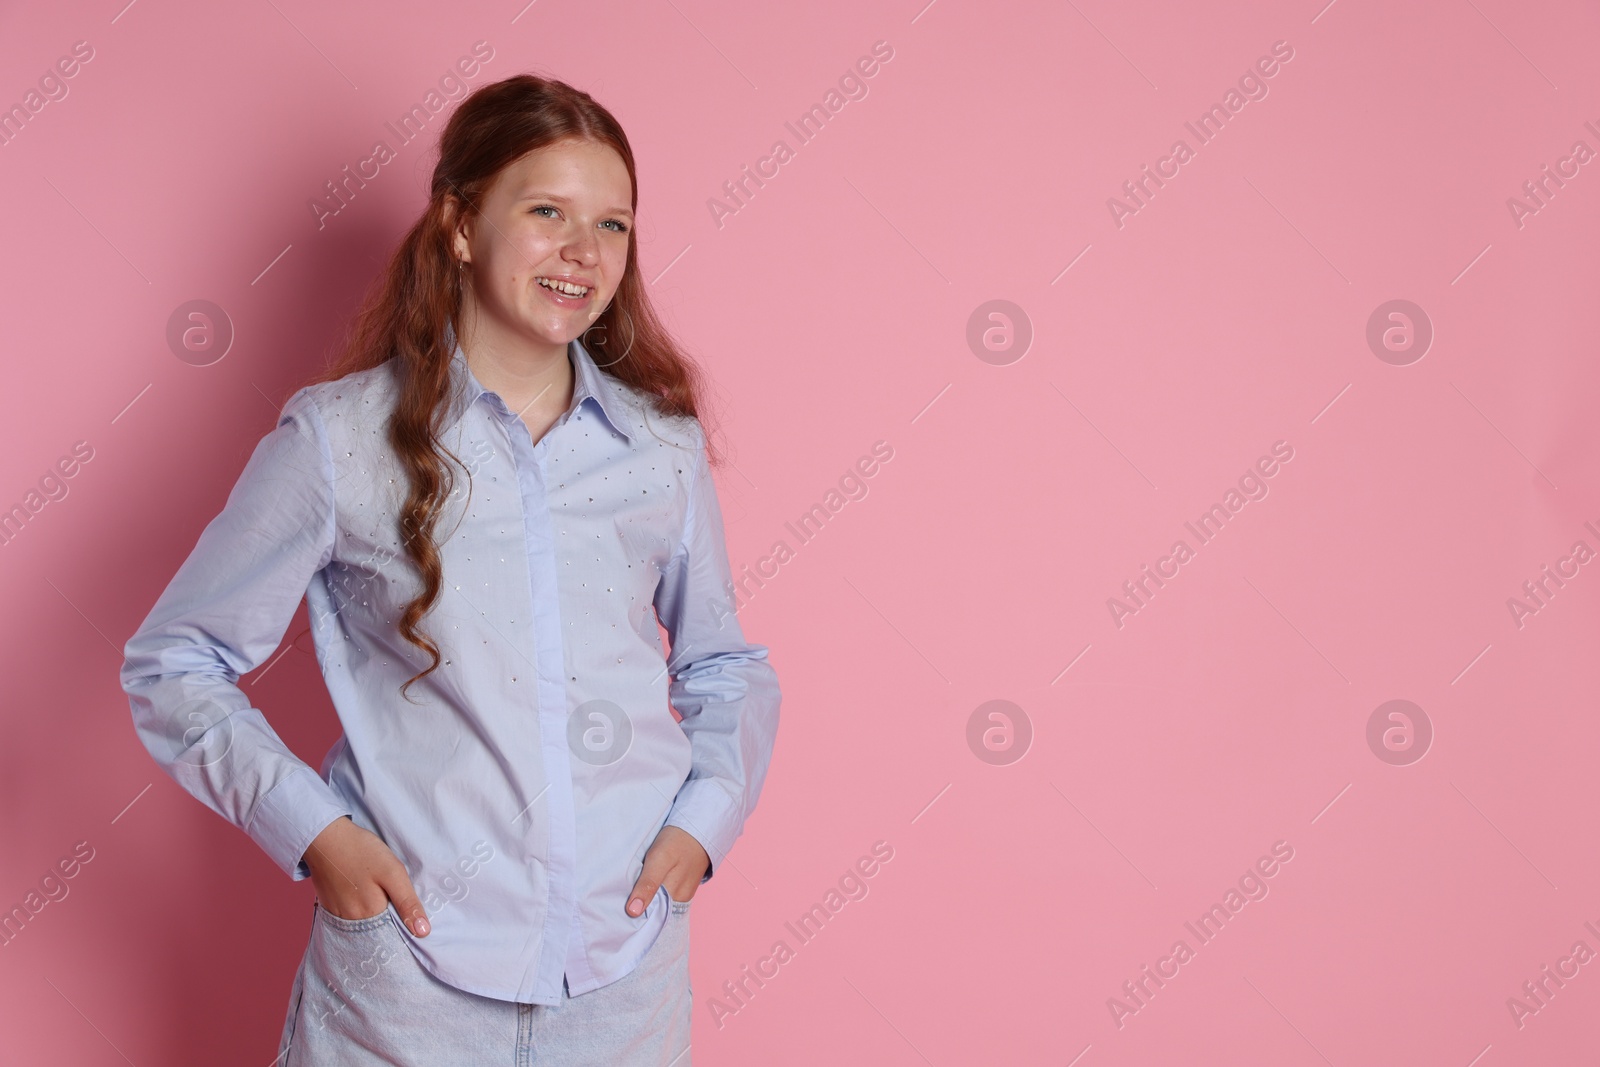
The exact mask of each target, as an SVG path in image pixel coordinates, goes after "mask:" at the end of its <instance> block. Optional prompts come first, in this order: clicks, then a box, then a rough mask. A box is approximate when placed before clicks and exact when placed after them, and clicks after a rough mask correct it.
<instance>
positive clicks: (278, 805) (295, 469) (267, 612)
mask: <svg viewBox="0 0 1600 1067" xmlns="http://www.w3.org/2000/svg"><path fill="white" fill-rule="evenodd" d="M333 543H334V499H333V463H332V458H331V455H330V453H329V448H328V441H327V433H326V429H325V428H324V426H323V424H322V420H321V417H320V415H319V414H318V411H317V407H316V404H315V402H314V400H313V398H312V397H311V395H310V394H309V392H308V390H306V389H302V390H300V391H299V392H297V393H295V394H294V396H292V397H290V398H289V401H288V403H287V404H285V405H284V409H283V414H282V415H281V417H280V419H279V422H278V425H277V427H276V428H275V429H273V430H272V432H271V433H269V434H267V435H266V436H265V437H263V438H262V439H261V441H260V443H259V444H257V445H256V448H255V451H254V453H253V454H252V455H251V457H250V460H249V462H248V463H247V464H246V465H245V469H244V472H243V473H242V474H241V475H240V476H239V480H238V482H237V483H236V484H235V485H234V487H233V490H232V491H231V492H230V494H229V496H228V500H227V503H226V505H225V506H224V507H223V509H222V511H221V512H220V513H219V514H218V515H217V516H216V518H214V519H212V520H211V522H210V523H209V524H208V525H207V526H206V528H205V530H204V531H203V532H202V533H201V534H200V539H199V541H198V542H197V543H196V545H195V547H194V550H193V551H192V552H190V553H189V556H188V558H187V559H186V560H185V561H184V563H183V565H182V566H181V567H180V568H179V570H178V572H177V574H176V575H175V576H174V577H173V578H172V581H171V582H170V583H169V584H168V585H167V588H166V590H165V591H164V592H163V593H162V594H161V597H160V598H159V599H158V600H157V601H156V604H155V607H154V608H152V609H151V611H150V614H149V616H148V617H147V618H146V619H145V620H144V622H143V623H142V624H141V625H140V626H139V629H138V631H137V632H136V633H135V634H134V635H133V636H132V637H131V638H130V639H129V640H128V642H127V645H126V646H125V648H124V650H123V651H124V656H125V658H124V660H123V664H122V669H121V676H120V677H121V682H122V688H123V690H124V691H125V692H126V693H127V694H128V701H129V705H130V707H131V709H132V712H133V723H134V729H135V730H136V731H137V733H138V736H139V740H140V741H141V742H142V743H143V744H144V746H145V748H146V749H147V750H148V751H149V752H150V755H151V756H152V757H154V758H155V761H156V763H157V764H159V765H160V767H161V769H162V770H163V771H165V772H166V773H167V775H169V776H170V777H171V778H172V779H173V781H175V782H177V783H178V785H180V786H182V787H183V788H184V789H185V790H187V791H188V792H189V793H190V794H191V795H193V796H194V797H196V798H197V799H199V800H200V801H202V802H203V803H204V804H205V805H206V806H207V807H208V808H210V809H211V810H212V811H215V812H216V813H217V814H218V815H221V816H222V817H223V818H224V819H227V820H228V821H229V822H230V823H232V824H233V825H235V826H237V827H239V828H240V829H242V830H244V831H245V832H246V833H247V834H249V835H250V837H251V838H252V839H253V840H255V842H256V843H257V844H258V845H260V846H261V848H262V849H263V850H265V852H266V853H267V855H268V856H270V857H271V858H272V860H273V862H274V863H276V864H277V865H278V866H279V867H280V868H281V869H282V870H283V871H284V873H286V874H288V875H289V876H290V877H291V878H293V879H295V880H300V879H303V878H307V877H310V873H311V872H310V870H309V869H308V868H307V867H306V866H305V864H303V863H302V862H301V860H300V858H301V856H302V855H304V853H305V851H306V849H307V847H309V845H310V844H311V841H312V840H313V839H314V838H315V837H316V836H317V834H318V833H320V832H321V831H322V830H323V828H325V827H326V826H328V825H329V824H330V823H332V822H333V821H334V820H336V819H338V818H339V817H341V816H344V815H349V814H351V812H350V809H349V808H348V807H347V806H346V805H345V803H344V802H343V801H342V800H341V799H340V798H339V796H338V795H337V794H336V793H335V792H334V791H333V790H332V789H331V788H330V787H329V786H328V784H327V782H325V781H323V779H322V778H321V776H320V775H318V774H317V772H316V771H315V770H313V769H312V768H311V767H310V766H308V765H307V764H306V763H305V762H303V761H302V760H300V759H299V758H298V757H297V756H295V754H294V753H293V752H292V751H290V749H289V748H288V746H287V745H285V744H284V743H283V741H282V740H281V739H279V737H278V735H277V733H276V732H274V731H273V729H272V727H271V726H269V725H268V724H267V721H266V718H265V717H264V716H263V715H262V713H261V711H260V710H259V709H258V708H255V707H252V706H251V703H250V699H249V697H247V696H246V695H245V694H244V692H243V691H242V690H241V689H240V688H239V686H238V684H237V683H238V680H239V678H240V676H241V675H243V674H247V673H249V672H250V671H252V670H254V669H255V668H256V667H258V666H260V665H261V664H262V663H263V662H264V661H265V660H266V658H267V657H268V656H270V655H271V654H272V652H273V651H274V650H275V649H276V648H277V647H278V645H279V643H280V642H281V641H282V640H283V635H284V632H285V631H286V630H287V629H288V626H289V622H290V620H291V619H292V618H293V616H294V612H295V610H296V608H297V607H298V606H299V603H300V599H301V597H302V596H303V595H304V594H305V591H306V588H307V586H308V585H309V583H310V581H311V579H312V577H313V576H314V575H315V574H316V573H317V572H318V571H320V570H321V569H322V568H323V567H324V566H326V565H327V563H328V561H329V559H330V558H331V556H332V551H333Z"/></svg>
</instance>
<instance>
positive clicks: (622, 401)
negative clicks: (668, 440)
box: [442, 323, 638, 441]
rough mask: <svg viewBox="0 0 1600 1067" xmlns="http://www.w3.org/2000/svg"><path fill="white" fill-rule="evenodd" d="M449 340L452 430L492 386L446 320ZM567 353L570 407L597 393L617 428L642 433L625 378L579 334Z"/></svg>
mask: <svg viewBox="0 0 1600 1067" xmlns="http://www.w3.org/2000/svg"><path fill="white" fill-rule="evenodd" d="M445 344H446V345H449V346H450V347H452V348H453V349H454V352H453V353H452V354H451V357H450V379H451V390H450V396H449V397H448V399H447V400H446V409H445V422H444V425H443V427H442V429H445V430H449V429H452V428H454V427H455V425H456V423H458V422H460V421H461V418H462V416H463V415H465V414H466V412H467V408H469V407H471V406H472V405H473V404H474V403H476V402H477V400H478V398H479V397H481V396H483V395H484V394H485V393H487V392H488V391H489V390H487V389H485V388H484V387H483V384H482V383H481V382H479V381H478V378H477V375H475V374H473V373H472V369H471V368H470V367H469V366H468V365H467V354H466V352H464V351H462V348H461V345H460V343H459V342H458V341H457V340H456V334H455V328H454V327H453V326H451V325H450V324H448V323H446V324H445ZM567 357H568V358H569V359H570V360H571V361H572V368H573V372H574V373H573V378H572V406H571V407H570V408H568V409H567V410H568V411H569V412H571V411H576V410H577V409H578V407H579V406H580V405H581V404H582V403H583V401H584V399H585V398H586V397H593V398H594V402H595V404H596V405H597V406H598V407H599V408H600V413H601V414H602V415H604V416H605V417H606V421H607V422H609V423H610V424H611V426H612V428H613V429H615V430H616V431H617V432H618V433H621V434H622V435H623V436H624V437H627V438H628V439H629V440H630V441H632V440H634V439H635V438H636V437H637V436H638V431H637V430H636V428H635V426H634V422H633V419H632V418H631V412H630V409H629V404H628V398H627V397H626V396H625V395H624V390H625V389H626V388H627V386H625V385H624V384H623V383H622V382H620V381H618V380H617V379H615V378H613V377H611V376H610V375H609V374H606V373H605V372H604V371H602V370H601V369H600V368H599V367H598V366H596V365H595V362H594V357H593V356H591V355H589V350H588V349H587V348H585V347H584V346H583V344H582V343H581V342H580V341H578V340H577V339H576V338H574V339H573V340H571V341H569V342H568V343H567Z"/></svg>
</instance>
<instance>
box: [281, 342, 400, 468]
mask: <svg viewBox="0 0 1600 1067" xmlns="http://www.w3.org/2000/svg"><path fill="white" fill-rule="evenodd" d="M397 395H398V394H397V390H396V388H395V379H394V372H393V362H392V361H390V362H385V363H380V364H379V365H378V366H376V367H369V368H368V369H366V370H358V371H353V372H352V373H350V374H346V375H345V376H344V377H342V378H335V379H334V380H332V381H326V382H313V383H312V384H310V385H307V386H303V387H301V388H300V389H298V390H296V392H295V393H294V395H293V396H291V397H290V398H289V399H288V401H287V402H286V403H285V404H284V406H283V414H282V416H281V418H280V420H279V421H280V423H282V422H287V421H290V420H303V419H314V420H315V421H316V422H317V423H320V427H319V429H320V431H321V433H322V434H323V435H325V437H326V438H327V440H328V441H329V443H330V445H337V444H344V445H345V446H346V447H345V450H346V451H349V442H350V441H351V440H352V438H353V437H354V436H355V435H360V437H362V438H366V437H371V436H373V435H377V436H378V438H379V439H382V437H383V434H384V426H385V424H386V423H387V422H388V419H389V413H390V412H391V411H393V410H394V404H395V398H396V396H397Z"/></svg>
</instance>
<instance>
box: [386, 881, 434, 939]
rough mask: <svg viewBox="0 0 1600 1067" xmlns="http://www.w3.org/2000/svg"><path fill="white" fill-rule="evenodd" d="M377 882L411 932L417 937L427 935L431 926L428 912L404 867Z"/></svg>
mask: <svg viewBox="0 0 1600 1067" xmlns="http://www.w3.org/2000/svg"><path fill="white" fill-rule="evenodd" d="M378 884H379V885H381V886H383V891H384V892H385V893H388V894H389V899H390V900H391V901H392V902H393V903H394V910H395V911H396V912H397V913H398V914H399V916H400V920H401V921H402V922H404V923H405V924H406V926H407V927H408V928H409V929H410V930H411V932H412V933H414V934H416V935H417V936H418V937H427V936H428V931H429V930H431V929H432V928H433V927H432V926H431V925H430V924H429V922H428V913H427V911H426V910H425V909H424V908H423V906H422V901H421V900H419V899H418V898H417V891H416V889H415V888H413V887H412V885H411V879H410V877H408V876H407V874H406V872H405V869H404V868H401V869H400V870H399V871H397V872H395V873H393V874H390V875H388V876H387V877H385V878H384V879H382V880H380V881H379V883H378Z"/></svg>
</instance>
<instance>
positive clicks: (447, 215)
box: [442, 196, 477, 263]
mask: <svg viewBox="0 0 1600 1067" xmlns="http://www.w3.org/2000/svg"><path fill="white" fill-rule="evenodd" d="M475 221H477V220H476V219H475V218H472V217H468V216H464V215H463V213H462V211H461V204H460V201H458V200H456V198H455V197H453V196H450V197H446V198H445V209H444V218H443V220H442V225H443V226H444V229H445V232H446V233H448V234H449V235H450V254H451V255H453V256H455V257H456V258H457V259H459V260H461V261H462V262H464V263H471V262H472V229H473V226H472V224H473V223H474V222H475Z"/></svg>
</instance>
